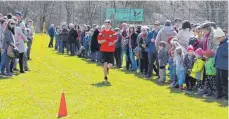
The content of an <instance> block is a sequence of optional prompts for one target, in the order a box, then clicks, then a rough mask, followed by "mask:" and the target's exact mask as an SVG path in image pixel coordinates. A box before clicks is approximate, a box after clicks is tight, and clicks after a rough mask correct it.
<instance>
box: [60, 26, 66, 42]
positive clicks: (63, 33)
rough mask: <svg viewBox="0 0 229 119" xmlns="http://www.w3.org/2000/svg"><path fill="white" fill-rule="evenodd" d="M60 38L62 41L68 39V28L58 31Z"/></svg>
mask: <svg viewBox="0 0 229 119" xmlns="http://www.w3.org/2000/svg"><path fill="white" fill-rule="evenodd" d="M60 40H61V41H64V42H66V41H68V30H67V29H63V30H62V31H61V32H60Z"/></svg>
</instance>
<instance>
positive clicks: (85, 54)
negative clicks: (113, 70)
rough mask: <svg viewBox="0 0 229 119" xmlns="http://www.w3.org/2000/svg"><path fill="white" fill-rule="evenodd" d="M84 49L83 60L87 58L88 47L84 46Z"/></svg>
mask: <svg viewBox="0 0 229 119" xmlns="http://www.w3.org/2000/svg"><path fill="white" fill-rule="evenodd" d="M84 48H85V49H84V56H85V58H89V46H85V47H84Z"/></svg>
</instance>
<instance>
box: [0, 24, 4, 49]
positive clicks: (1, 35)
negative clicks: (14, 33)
mask: <svg viewBox="0 0 229 119" xmlns="http://www.w3.org/2000/svg"><path fill="white" fill-rule="evenodd" d="M3 41H4V31H3V29H2V27H1V25H0V49H2V46H3Z"/></svg>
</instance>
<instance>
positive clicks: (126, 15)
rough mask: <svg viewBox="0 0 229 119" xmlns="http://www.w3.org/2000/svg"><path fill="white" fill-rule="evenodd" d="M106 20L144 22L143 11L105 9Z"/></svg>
mask: <svg viewBox="0 0 229 119" xmlns="http://www.w3.org/2000/svg"><path fill="white" fill-rule="evenodd" d="M106 19H110V20H116V21H144V14H143V9H120V8H116V9H114V8H107V9H106Z"/></svg>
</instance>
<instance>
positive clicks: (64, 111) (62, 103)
mask: <svg viewBox="0 0 229 119" xmlns="http://www.w3.org/2000/svg"><path fill="white" fill-rule="evenodd" d="M67 115H68V114H67V107H66V102H65V95H64V93H62V95H61V100H60V108H59V113H58V117H64V116H67Z"/></svg>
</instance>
